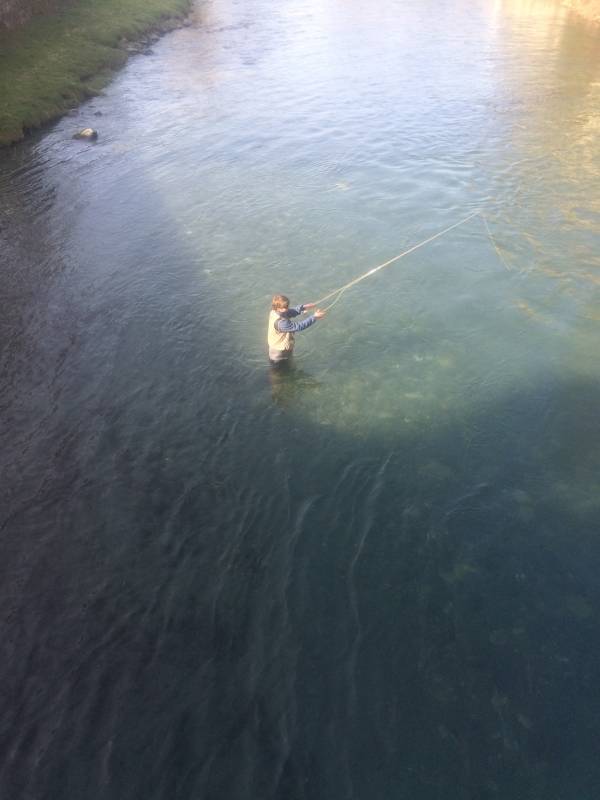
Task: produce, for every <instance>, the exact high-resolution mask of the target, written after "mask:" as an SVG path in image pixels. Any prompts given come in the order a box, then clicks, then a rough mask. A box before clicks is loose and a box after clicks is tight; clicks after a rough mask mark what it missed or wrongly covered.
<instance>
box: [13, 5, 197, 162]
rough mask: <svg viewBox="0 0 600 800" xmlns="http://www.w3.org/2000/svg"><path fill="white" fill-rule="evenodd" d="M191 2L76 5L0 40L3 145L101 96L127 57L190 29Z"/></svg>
mask: <svg viewBox="0 0 600 800" xmlns="http://www.w3.org/2000/svg"><path fill="white" fill-rule="evenodd" d="M193 4H194V0H103V2H98V0H96V2H95V3H94V2H93V0H77V1H76V2H75V3H74V4H73V5H71V6H69V7H68V8H66V9H63V10H62V11H59V12H56V13H53V14H49V15H45V16H40V17H36V18H34V19H32V20H31V21H30V22H28V23H27V24H25V25H24V26H23V27H22V28H20V29H19V30H17V31H13V32H10V33H2V34H1V35H0V98H1V100H0V147H6V146H9V145H11V144H14V143H15V142H18V141H21V140H22V139H23V138H25V136H26V135H27V134H28V133H29V132H31V131H34V130H35V129H37V128H40V127H41V126H43V125H45V124H47V123H49V122H53V121H55V120H57V119H59V118H60V117H62V116H64V115H65V114H67V113H68V112H69V111H71V110H72V109H73V108H76V107H77V106H78V105H80V104H81V103H82V102H83V101H85V100H87V99H89V98H90V97H94V96H95V95H97V94H99V93H100V92H101V91H102V89H103V88H105V87H106V86H107V85H108V83H110V81H111V80H112V79H113V77H114V75H115V73H116V72H117V70H118V69H120V68H121V67H122V66H123V65H124V64H125V63H126V61H127V59H128V57H129V55H132V54H134V53H139V52H149V49H148V48H149V46H150V45H151V44H152V42H154V41H156V40H157V39H158V38H159V37H160V36H162V35H163V34H164V33H167V32H168V31H171V30H174V29H175V28H178V27H181V26H183V25H185V24H186V20H187V17H188V15H189V13H190V11H191V10H192V7H193Z"/></svg>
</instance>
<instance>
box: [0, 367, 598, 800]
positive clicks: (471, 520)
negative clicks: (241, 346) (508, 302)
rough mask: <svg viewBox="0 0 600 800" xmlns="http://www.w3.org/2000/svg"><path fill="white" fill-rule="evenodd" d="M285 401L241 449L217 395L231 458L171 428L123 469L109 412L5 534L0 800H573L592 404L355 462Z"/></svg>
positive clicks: (349, 443) (455, 432)
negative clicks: (11, 534)
mask: <svg viewBox="0 0 600 800" xmlns="http://www.w3.org/2000/svg"><path fill="white" fill-rule="evenodd" d="M168 355H169V354H164V353H163V355H162V356H160V357H159V358H158V360H157V357H156V354H151V353H147V354H144V355H143V357H142V359H141V364H140V365H139V370H141V372H144V371H148V373H149V374H150V372H151V373H152V375H154V376H155V377H154V378H153V380H154V381H156V382H157V383H156V386H155V389H157V390H159V388H160V387H159V385H158V384H160V383H161V382H162V381H163V380H165V378H164V377H163V378H161V377H160V376H161V375H163V376H164V374H165V372H166V371H167V369H168V364H167V362H166V360H165V361H164V362H163V359H167V358H168ZM138 360H139V354H138ZM156 376H158V377H156ZM138 377H139V376H138ZM271 377H273V376H272V375H271ZM168 380H169V382H170V384H171V385H170V387H169V391H170V394H171V396H173V397H178V398H182V397H185V396H186V395H187V394H188V392H189V391H190V388H191V386H190V378H189V376H188V374H187V373H186V372H185V371H184V370H181V369H175V370H172V371H171V372H170V373H169V374H168ZM307 382H308V385H309V386H310V378H309V377H307V376H306V374H305V373H303V372H302V371H301V370H297V371H294V370H292V371H291V372H289V373H288V374H286V375H284V374H279V375H278V377H277V382H276V389H274V391H275V395H276V397H277V400H276V403H277V405H276V410H274V411H273V413H272V414H270V415H269V416H268V417H267V419H266V420H263V421H262V422H259V423H258V429H259V431H258V434H257V432H256V427H257V421H256V420H255V419H253V418H252V416H251V406H250V405H248V403H247V402H246V401H245V399H244V394H243V392H241V393H238V394H237V396H236V397H235V398H234V399H233V400H228V401H227V402H225V403H224V404H223V405H224V408H223V409H222V412H223V414H227V415H229V418H231V419H234V420H235V426H236V427H235V435H234V436H229V435H228V433H227V430H228V426H227V425H226V424H224V423H223V424H220V425H217V426H209V427H208V429H207V425H206V421H205V420H203V419H202V414H201V413H199V414H198V416H197V418H196V421H195V422H192V423H191V424H190V426H189V427H188V430H187V438H186V439H185V440H181V441H177V436H178V429H177V417H178V415H179V414H181V413H182V406H177V404H176V407H175V408H172V409H169V410H167V411H165V414H164V417H163V418H162V419H161V420H160V421H159V422H156V421H154V422H153V421H151V420H149V419H148V420H145V424H146V436H145V443H144V439H142V438H141V439H140V440H139V443H138V444H139V449H138V451H137V452H136V453H134V452H132V450H131V448H130V447H123V446H122V443H123V442H129V443H131V441H132V440H131V435H130V431H131V430H132V429H135V424H134V420H135V418H136V417H137V416H138V415H139V413H140V411H139V408H137V407H136V406H135V404H132V403H131V402H130V400H129V399H128V398H124V399H123V400H119V399H118V398H119V395H118V394H117V395H116V397H115V399H114V402H113V404H112V407H111V409H110V412H109V413H108V414H107V415H106V416H105V418H104V423H103V428H102V430H101V431H100V432H99V433H98V435H97V444H96V449H95V452H94V456H93V461H94V469H93V473H92V472H91V471H90V470H89V469H86V468H85V465H84V469H83V471H82V472H83V474H81V476H80V477H76V478H74V479H73V482H72V484H71V487H70V490H67V488H66V487H64V491H62V492H59V500H58V504H55V505H54V506H53V512H52V514H51V515H50V516H49V517H48V516H46V518H45V519H44V518H42V517H41V516H39V515H38V516H35V515H34V516H32V517H29V519H27V517H25V518H22V519H21V523H22V524H21V527H20V533H21V535H22V536H23V537H25V539H26V541H27V553H26V556H25V559H24V561H22V562H21V566H20V569H19V570H15V571H14V573H13V574H10V573H9V572H7V571H6V570H7V569H8V567H9V566H10V564H11V559H10V556H9V559H8V562H7V566H5V570H3V572H5V574H4V579H5V580H4V582H3V586H4V589H3V604H2V605H3V609H4V621H3V625H2V644H3V654H4V657H3V664H4V672H5V675H4V681H3V683H4V687H5V693H4V699H3V703H2V705H3V713H2V719H3V725H2V734H1V744H2V753H3V756H2V773H1V774H2V778H1V781H2V786H3V790H4V791H5V792H6V793H7V796H14V797H16V796H23V797H30V798H53V800H54V799H55V798H62V797H64V798H67V797H69V798H70V797H75V796H85V797H88V798H96V797H97V798H108V797H119V798H128V797H131V798H134V797H135V798H138V797H147V798H154V797H156V798H166V797H169V798H189V797H228V798H234V797H240V798H241V797H244V798H248V797H256V798H269V797H271V798H281V800H283V798H285V799H286V800H289V798H322V797H331V798H336V797H340V798H341V797H350V796H354V797H373V798H382V799H383V798H389V797H409V796H410V797H415V798H419V799H420V798H424V799H425V798H427V800H428V799H429V798H439V797H444V798H460V799H461V800H462V798H465V799H469V800H471V799H472V798H493V797H502V798H505V797H509V796H510V797H536V798H537V797H539V798H556V799H557V800H558V798H561V799H562V798H566V797H573V796H577V797H581V798H584V797H592V796H593V794H594V790H595V787H596V786H597V785H598V781H600V767H599V766H598V761H597V759H596V752H595V747H596V742H597V741H598V736H599V735H600V731H599V730H598V728H599V722H598V720H599V719H600V715H599V713H598V711H599V709H598V699H597V697H598V694H597V684H598V678H599V675H598V663H599V660H598V656H599V650H600V635H599V633H598V628H597V624H596V617H597V612H598V608H599V601H600V596H599V595H600V591H599V589H598V584H597V573H598V568H599V567H600V544H599V542H598V538H597V530H598V521H599V506H598V500H597V498H598V493H597V477H596V476H597V474H598V467H599V466H600V464H598V453H600V435H599V432H598V426H597V408H598V404H599V402H600V385H599V384H598V383H597V382H595V381H591V380H580V379H576V378H572V379H565V378H561V377H560V376H554V377H552V378H551V379H550V378H549V379H548V383H547V385H546V386H544V387H540V391H538V392H536V394H535V395H529V394H524V395H523V394H519V392H518V391H515V392H514V393H513V394H511V395H510V396H507V397H505V398H504V399H502V400H499V401H498V403H497V405H496V407H495V408H492V409H490V408H487V409H486V411H485V413H484V414H482V415H481V416H480V417H477V416H475V417H474V418H472V419H471V420H470V422H469V431H468V433H469V436H468V440H469V446H468V447H467V446H466V445H465V430H464V428H463V427H462V426H461V425H456V424H452V425H450V426H448V427H446V428H445V429H441V430H440V431H438V433H437V434H436V435H435V436H431V435H421V436H418V437H413V438H408V437H404V438H401V439H398V440H392V439H389V440H377V439H376V438H372V439H371V440H368V441H366V442H365V441H363V442H361V443H360V447H358V446H357V443H356V442H355V441H353V439H352V438H351V437H349V436H343V435H342V434H340V433H339V432H334V431H332V430H327V431H326V432H325V433H324V432H323V431H320V430H317V429H316V428H315V427H314V426H311V425H310V424H308V423H307V422H306V421H303V422H299V421H298V420H297V419H295V418H294V417H293V416H291V415H290V414H289V413H288V411H287V408H289V405H286V401H285V400H284V401H283V402H282V399H281V398H282V396H283V397H284V398H285V397H286V395H287V396H288V398H289V396H290V395H293V394H294V393H296V392H304V391H306V383H307ZM541 395H543V397H544V400H543V402H542V404H541V400H540V397H541ZM541 406H542V408H543V414H540V407H541ZM190 419H191V418H189V417H188V422H189V421H190ZM506 420H510V421H511V422H510V426H508V425H507V424H506ZM244 452H245V456H244V457H243V458H242V454H243V453H244ZM88 466H89V465H88ZM59 481H60V477H59V476H56V477H55V479H54V482H55V483H57V482H59ZM32 513H34V512H32ZM13 565H14V564H13ZM24 598H25V599H24Z"/></svg>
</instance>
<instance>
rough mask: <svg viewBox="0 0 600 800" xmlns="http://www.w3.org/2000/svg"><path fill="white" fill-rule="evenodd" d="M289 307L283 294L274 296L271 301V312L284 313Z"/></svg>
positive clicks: (287, 300) (288, 302)
mask: <svg viewBox="0 0 600 800" xmlns="http://www.w3.org/2000/svg"><path fill="white" fill-rule="evenodd" d="M289 307H290V301H289V299H288V298H287V297H286V296H285V295H284V294H274V295H273V299H272V300H271V308H272V309H273V311H286V310H287V309H288V308H289Z"/></svg>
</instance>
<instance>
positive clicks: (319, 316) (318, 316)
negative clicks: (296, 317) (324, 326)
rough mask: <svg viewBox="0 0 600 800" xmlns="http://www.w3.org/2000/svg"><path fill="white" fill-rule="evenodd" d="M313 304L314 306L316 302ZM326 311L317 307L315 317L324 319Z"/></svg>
mask: <svg viewBox="0 0 600 800" xmlns="http://www.w3.org/2000/svg"><path fill="white" fill-rule="evenodd" d="M313 306H314V303H313ZM326 313H327V312H326V311H321V309H320V308H317V310H316V311H315V317H316V318H317V319H322V318H323V317H324V316H325V314H326Z"/></svg>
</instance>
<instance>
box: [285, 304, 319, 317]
mask: <svg viewBox="0 0 600 800" xmlns="http://www.w3.org/2000/svg"><path fill="white" fill-rule="evenodd" d="M315 306H316V303H302V305H299V306H292V307H291V308H288V310H287V313H288V317H297V316H298V315H299V314H304V312H305V311H307V310H308V309H309V308H314V307H315Z"/></svg>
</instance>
